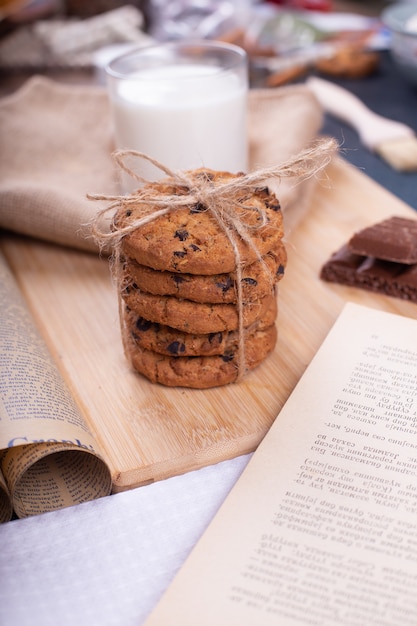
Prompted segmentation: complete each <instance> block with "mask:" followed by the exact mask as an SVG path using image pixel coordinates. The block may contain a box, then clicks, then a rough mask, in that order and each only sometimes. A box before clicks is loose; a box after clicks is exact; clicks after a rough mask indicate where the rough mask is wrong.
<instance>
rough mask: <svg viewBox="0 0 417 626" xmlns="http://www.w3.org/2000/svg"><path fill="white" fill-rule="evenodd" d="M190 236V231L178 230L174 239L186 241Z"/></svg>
mask: <svg viewBox="0 0 417 626" xmlns="http://www.w3.org/2000/svg"><path fill="white" fill-rule="evenodd" d="M189 236H190V233H189V232H188V230H184V229H183V230H176V231H175V235H174V237H178V239H179V240H180V241H185V240H186V239H187V238H188V237H189Z"/></svg>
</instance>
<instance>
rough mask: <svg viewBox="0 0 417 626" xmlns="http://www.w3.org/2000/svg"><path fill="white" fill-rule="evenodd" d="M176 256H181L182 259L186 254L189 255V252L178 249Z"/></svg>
mask: <svg viewBox="0 0 417 626" xmlns="http://www.w3.org/2000/svg"><path fill="white" fill-rule="evenodd" d="M174 256H177V257H179V258H180V259H183V258H184V257H185V256H187V253H186V252H184V250H176V251H175V252H174Z"/></svg>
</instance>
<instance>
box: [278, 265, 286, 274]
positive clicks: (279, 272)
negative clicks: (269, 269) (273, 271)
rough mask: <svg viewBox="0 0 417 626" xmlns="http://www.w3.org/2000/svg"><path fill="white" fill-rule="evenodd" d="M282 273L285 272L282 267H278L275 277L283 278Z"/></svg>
mask: <svg viewBox="0 0 417 626" xmlns="http://www.w3.org/2000/svg"><path fill="white" fill-rule="evenodd" d="M284 272H285V267H284V265H280V266H279V267H278V269H277V276H283V274H284Z"/></svg>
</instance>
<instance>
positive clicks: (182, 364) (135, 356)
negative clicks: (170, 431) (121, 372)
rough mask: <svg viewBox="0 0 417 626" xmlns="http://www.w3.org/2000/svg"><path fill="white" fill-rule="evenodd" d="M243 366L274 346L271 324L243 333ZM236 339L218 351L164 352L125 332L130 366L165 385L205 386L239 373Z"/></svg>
mask: <svg viewBox="0 0 417 626" xmlns="http://www.w3.org/2000/svg"><path fill="white" fill-rule="evenodd" d="M244 339H245V344H244V345H245V370H246V371H249V370H252V369H254V368H255V367H257V365H259V364H260V363H261V362H262V361H263V360H264V359H265V358H266V357H267V356H268V354H269V353H270V352H272V350H273V349H274V347H275V344H276V340H277V330H276V326H275V324H272V325H271V326H269V327H268V328H265V329H257V330H254V331H253V332H252V333H245V338H244ZM238 347H239V346H238V342H235V343H234V344H231V346H230V347H229V348H226V351H225V352H224V353H223V354H220V355H213V356H168V355H166V354H160V353H158V352H155V351H153V350H147V349H145V348H142V347H141V346H140V345H139V344H138V343H137V342H136V341H135V338H134V333H129V334H128V337H127V341H126V351H127V354H128V356H129V358H130V360H131V363H132V366H133V367H134V368H135V370H136V371H138V372H139V373H140V374H142V375H143V376H145V377H146V378H147V379H148V380H150V381H151V382H153V383H160V384H162V385H165V386H168V387H190V388H195V389H208V388H210V387H217V386H220V385H227V384H229V383H233V382H235V381H236V380H237V378H238V375H239V349H238Z"/></svg>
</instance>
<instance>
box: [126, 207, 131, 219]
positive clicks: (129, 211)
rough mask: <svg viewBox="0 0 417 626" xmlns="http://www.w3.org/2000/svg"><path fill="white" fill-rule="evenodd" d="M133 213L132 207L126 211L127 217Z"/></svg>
mask: <svg viewBox="0 0 417 626" xmlns="http://www.w3.org/2000/svg"><path fill="white" fill-rule="evenodd" d="M131 215H132V210H131V209H128V210H127V211H126V217H130V216H131Z"/></svg>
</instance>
